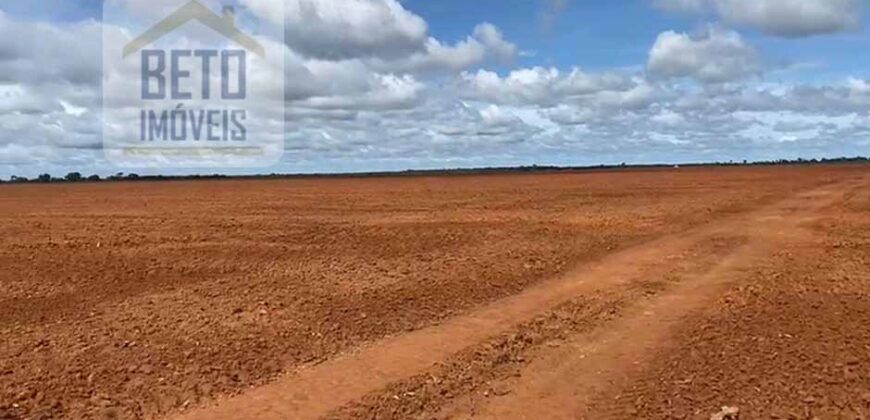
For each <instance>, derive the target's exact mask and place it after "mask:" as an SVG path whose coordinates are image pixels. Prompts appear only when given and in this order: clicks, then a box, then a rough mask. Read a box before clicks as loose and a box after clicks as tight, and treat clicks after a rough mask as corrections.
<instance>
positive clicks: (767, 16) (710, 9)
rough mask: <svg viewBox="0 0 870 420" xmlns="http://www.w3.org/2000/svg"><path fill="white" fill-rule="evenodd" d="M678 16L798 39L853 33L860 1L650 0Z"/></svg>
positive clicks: (858, 23) (857, 24)
mask: <svg viewBox="0 0 870 420" xmlns="http://www.w3.org/2000/svg"><path fill="white" fill-rule="evenodd" d="M654 4H656V5H657V6H658V7H660V8H662V9H665V10H671V11H679V12H690V13H715V14H716V15H718V16H720V17H721V18H722V19H724V20H725V21H726V22H729V23H731V24H736V25H745V26H751V27H755V28H758V29H760V30H762V31H764V32H766V33H768V34H771V35H777V36H783V37H791V38H794V37H802V36H809V35H818V34H829V33H835V32H841V31H845V30H849V29H854V28H856V27H858V26H859V25H860V20H859V19H860V16H861V12H862V9H863V5H864V3H863V0H654Z"/></svg>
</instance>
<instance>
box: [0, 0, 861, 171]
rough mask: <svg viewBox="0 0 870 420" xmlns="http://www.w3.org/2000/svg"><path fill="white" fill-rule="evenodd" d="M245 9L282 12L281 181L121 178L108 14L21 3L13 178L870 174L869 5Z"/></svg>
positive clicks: (3, 88) (511, 3)
mask: <svg viewBox="0 0 870 420" xmlns="http://www.w3.org/2000/svg"><path fill="white" fill-rule="evenodd" d="M105 1H106V2H108V3H110V4H112V5H113V6H115V7H126V8H129V9H130V10H149V11H154V10H162V9H161V8H169V9H172V8H174V7H177V6H178V5H179V3H180V2H181V0H105ZM203 1H204V2H205V1H206V0H203ZM208 1H211V0H208ZM215 1H216V0H215ZM233 2H234V5H236V6H237V7H239V8H240V9H242V10H245V11H248V12H250V13H251V14H252V15H256V16H259V17H262V18H264V19H266V18H272V19H274V18H275V16H276V12H275V11H276V10H278V4H279V2H280V6H282V7H281V9H283V11H282V12H280V13H277V14H278V15H283V19H282V20H283V23H284V25H285V26H286V29H285V31H284V37H283V38H284V39H281V40H278V42H279V44H278V45H280V46H281V48H282V49H283V50H284V53H285V54H286V59H285V63H286V64H285V66H284V69H283V73H284V84H285V86H284V93H285V95H284V96H285V99H284V101H283V103H284V111H283V119H284V120H285V121H284V127H285V129H284V133H283V134H282V136H283V144H284V147H283V149H284V151H283V157H282V158H281V159H280V161H279V162H278V163H277V164H275V165H273V166H269V167H259V168H224V167H221V166H220V165H216V166H215V167H214V168H184V167H173V166H167V165H163V166H159V167H134V166H127V165H125V164H122V163H121V164H119V163H118V162H112V161H109V160H107V159H106V158H105V157H104V154H103V140H104V139H103V132H104V128H105V127H106V126H107V125H111V124H114V123H115V121H111V117H107V115H110V113H107V112H104V110H103V106H104V96H107V95H111V94H112V93H111V92H110V93H109V94H106V93H105V92H104V90H105V88H104V86H103V84H104V77H103V72H104V70H105V69H104V68H103V61H102V60H103V56H102V55H103V48H104V43H103V39H104V38H103V36H104V33H106V32H105V31H107V27H108V26H109V23H108V22H103V17H102V16H103V11H102V9H103V6H104V4H103V1H101V0H35V1H28V2H12V1H7V2H2V3H0V177H4V178H7V177H9V176H11V175H19V176H28V177H33V176H36V175H37V174H40V173H43V172H48V173H51V174H54V175H63V174H65V173H66V172H69V171H79V172H82V173H84V174H90V173H96V174H101V175H106V174H113V173H116V172H128V173H129V172H136V173H139V174H160V173H163V174H186V173H229V174H242V173H311V172H357V171H382V170H404V169H432V168H455V167H482V166H517V165H533V164H537V165H597V164H618V163H622V162H626V163H682V162H712V161H743V160H750V161H752V160H768V159H779V158H788V159H794V158H798V157H803V158H821V157H839V156H856V155H863V156H867V155H870V114H868V111H870V70H868V69H870V54H866V53H864V52H866V51H868V47H870V36H868V34H867V32H866V28H865V24H864V23H865V21H866V18H867V6H868V4H867V3H868V2H867V0H620V1H600V0H475V1H468V0H438V1H432V0H404V1H399V0H233ZM182 3H183V2H182ZM215 6H218V5H215ZM161 13H162V12H161ZM112 29H113V30H114V29H117V28H112ZM121 29H123V28H121ZM119 33H126V32H125V31H123V30H121V31H120V32H119ZM111 89H114V88H111Z"/></svg>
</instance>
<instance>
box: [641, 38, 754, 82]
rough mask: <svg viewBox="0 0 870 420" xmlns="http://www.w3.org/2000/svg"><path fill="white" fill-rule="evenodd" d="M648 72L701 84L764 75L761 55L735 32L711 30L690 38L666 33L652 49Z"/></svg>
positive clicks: (657, 40) (653, 75) (661, 76)
mask: <svg viewBox="0 0 870 420" xmlns="http://www.w3.org/2000/svg"><path fill="white" fill-rule="evenodd" d="M647 71H648V72H649V74H650V75H651V76H652V77H655V78H665V79H667V78H680V77H691V78H694V79H696V80H698V81H700V82H702V83H722V82H731V81H735V80H740V79H744V78H746V77H749V76H753V75H756V74H759V73H760V72H761V63H760V58H759V55H758V53H757V52H756V51H755V50H754V49H753V48H752V47H751V46H749V45H748V44H746V42H744V40H743V38H742V37H741V36H740V34H738V33H737V32H734V31H729V30H724V29H718V28H715V27H708V28H707V29H706V30H705V31H704V32H703V33H701V34H700V35H696V36H691V35H688V34H684V33H677V32H674V31H667V32H663V33H661V34H659V36H658V38H657V39H656V41H655V43H654V44H653V46H652V49H650V52H649V59H648V61H647Z"/></svg>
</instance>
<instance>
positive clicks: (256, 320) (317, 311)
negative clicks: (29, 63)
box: [0, 166, 870, 420]
mask: <svg viewBox="0 0 870 420" xmlns="http://www.w3.org/2000/svg"><path fill="white" fill-rule="evenodd" d="M0 290H2V293H0V418H11V419H18V418H28V419H29V418H175V417H182V418H200V419H212V418H235V419H259V418H270V419H294V420H296V419H308V418H311V419H314V418H333V419H356V418H384V419H387V418H390V419H406V418H415V419H416V418H418V419H430V418H457V419H459V418H492V419H524V418H526V419H562V418H564V419H575V418H588V419H602V418H614V419H623V418H691V419H694V418H698V419H705V420H706V419H709V418H710V416H711V414H714V413H716V412H717V411H719V410H720V409H721V407H722V406H730V407H737V408H739V410H740V418H741V419H746V418H749V419H752V418H764V419H767V418H798V419H803V418H807V419H810V418H813V416H816V417H818V418H861V417H856V416H865V417H866V416H868V415H870V408H868V407H870V379H868V378H870V168H868V167H867V166H807V167H757V168H688V169H686V168H683V169H667V170H665V169H661V170H645V171H640V170H636V171H635V170H632V171H611V172H606V171H602V172H583V173H554V174H510V175H485V176H483V175H482V176H444V177H392V178H391V177H381V178H357V179H354V178H330V179H287V180H223V181H190V182H188V181H177V182H150V183H146V182H137V183H102V184H48V185H2V186H0ZM777 416H778V417H777ZM837 416H841V417H837ZM842 416H845V417H842Z"/></svg>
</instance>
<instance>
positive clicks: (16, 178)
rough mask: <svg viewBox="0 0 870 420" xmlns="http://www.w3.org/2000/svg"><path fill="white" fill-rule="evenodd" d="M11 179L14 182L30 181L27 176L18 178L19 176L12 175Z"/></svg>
mask: <svg viewBox="0 0 870 420" xmlns="http://www.w3.org/2000/svg"><path fill="white" fill-rule="evenodd" d="M10 179H11V180H12V182H27V181H29V180H28V179H27V177H26V176H18V175H12V178H10Z"/></svg>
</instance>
